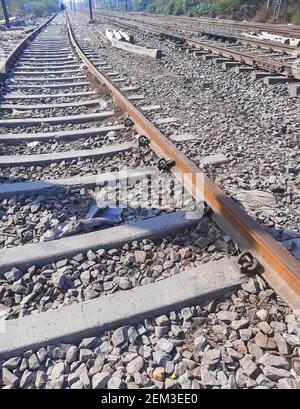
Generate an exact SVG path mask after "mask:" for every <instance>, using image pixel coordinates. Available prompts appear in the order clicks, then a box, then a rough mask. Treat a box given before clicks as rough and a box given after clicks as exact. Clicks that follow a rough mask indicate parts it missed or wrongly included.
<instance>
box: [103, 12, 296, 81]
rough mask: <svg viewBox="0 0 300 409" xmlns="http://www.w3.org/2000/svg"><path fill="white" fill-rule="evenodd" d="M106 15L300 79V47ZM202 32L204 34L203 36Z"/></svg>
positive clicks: (181, 44) (180, 44) (198, 48)
mask: <svg viewBox="0 0 300 409" xmlns="http://www.w3.org/2000/svg"><path fill="white" fill-rule="evenodd" d="M112 16H114V17H112ZM102 18H103V15H102ZM105 18H107V19H110V21H112V22H113V21H115V22H117V23H118V24H121V25H122V26H123V27H127V28H129V29H135V30H136V29H138V30H140V31H142V32H144V33H148V34H151V35H154V36H156V37H160V38H166V39H169V40H170V41H171V42H174V43H177V46H178V47H181V48H182V47H183V48H185V49H187V48H190V49H191V51H195V52H197V53H198V55H201V52H204V53H205V52H207V51H208V52H211V53H213V54H214V55H215V58H220V59H222V58H223V59H224V61H226V59H227V60H228V62H229V63H232V66H233V65H234V64H236V63H237V64H240V65H249V66H251V67H252V68H254V69H262V70H265V71H268V72H270V73H271V74H272V75H274V74H278V75H283V76H286V77H287V78H288V79H287V81H288V80H289V79H290V80H292V79H300V68H299V48H297V47H292V46H288V45H284V44H282V45H281V44H280V45H279V44H276V43H271V42H268V41H262V40H256V39H252V38H243V37H241V36H229V35H225V34H220V35H219V34H214V33H211V32H209V31H205V32H204V31H202V30H199V29H197V28H193V27H190V26H186V25H181V24H176V23H170V22H165V21H164V20H162V21H160V22H157V21H155V22H154V21H153V19H150V22H149V21H148V20H147V21H142V20H141V19H138V18H136V17H130V16H126V22H125V21H124V18H123V16H122V17H121V16H120V15H118V14H117V13H108V14H107V16H106V17H105ZM175 21H176V20H175ZM149 26H151V28H150V27H149ZM201 36H202V38H199V37H201ZM209 58H212V57H209ZM273 81H274V79H273V80H271V82H273ZM275 81H276V80H275ZM282 81H283V80H282Z"/></svg>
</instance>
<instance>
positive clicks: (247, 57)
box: [104, 16, 300, 80]
mask: <svg viewBox="0 0 300 409" xmlns="http://www.w3.org/2000/svg"><path fill="white" fill-rule="evenodd" d="M104 18H105V19H108V20H111V21H115V20H114V19H113V18H111V17H107V16H104ZM118 20H119V17H118ZM117 24H119V25H124V26H125V25H126V24H128V23H124V22H123V20H122V21H118V22H117ZM132 28H137V29H141V28H140V24H139V23H137V22H136V21H135V23H132ZM143 30H144V31H147V32H150V33H152V34H154V35H163V36H165V37H166V38H172V37H176V36H174V35H173V34H169V33H166V32H162V31H159V30H155V29H149V28H145V27H143ZM181 38H182V39H183V40H184V41H185V42H186V43H187V44H189V45H190V46H192V47H197V48H199V49H202V50H207V51H212V52H213V53H215V54H217V55H219V56H220V57H226V58H229V59H230V60H234V61H238V62H240V63H243V64H247V65H250V66H251V67H254V68H261V69H263V70H267V71H270V72H272V73H274V72H276V73H278V74H280V75H285V76H286V77H291V78H295V79H298V80H300V68H299V67H298V66H297V65H293V64H290V63H287V62H281V61H276V60H272V58H266V57H259V56H255V55H252V54H249V53H247V52H244V51H236V50H234V49H230V48H228V47H226V46H222V45H217V44H210V43H207V42H206V41H201V39H198V38H188V37H184V36H182V37H181ZM239 39H240V38H239ZM243 42H244V43H245V44H247V43H249V44H250V42H251V41H249V40H248V39H245V40H243ZM278 47H279V48H278ZM283 47H286V46H276V45H274V46H273V44H272V45H271V44H268V48H273V49H274V50H275V49H281V50H282V49H283ZM292 48H294V47H292ZM297 50H298V52H300V49H297V48H295V51H297ZM295 57H296V56H295Z"/></svg>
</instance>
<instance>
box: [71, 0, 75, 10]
mask: <svg viewBox="0 0 300 409" xmlns="http://www.w3.org/2000/svg"><path fill="white" fill-rule="evenodd" d="M72 1H73V9H74V11H76V5H75V0H72Z"/></svg>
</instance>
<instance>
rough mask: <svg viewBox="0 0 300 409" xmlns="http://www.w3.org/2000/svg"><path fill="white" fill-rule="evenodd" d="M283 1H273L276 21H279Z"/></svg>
mask: <svg viewBox="0 0 300 409" xmlns="http://www.w3.org/2000/svg"><path fill="white" fill-rule="evenodd" d="M281 5H282V0H273V17H274V19H275V21H278V20H279V17H280V10H281Z"/></svg>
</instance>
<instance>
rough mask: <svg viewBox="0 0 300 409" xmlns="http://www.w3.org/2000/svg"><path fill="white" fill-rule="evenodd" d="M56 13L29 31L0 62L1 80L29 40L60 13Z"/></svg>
mask: <svg viewBox="0 0 300 409" xmlns="http://www.w3.org/2000/svg"><path fill="white" fill-rule="evenodd" d="M58 13H59V12H57V13H55V14H54V15H53V16H51V17H50V18H49V19H48V20H47V21H45V22H44V23H43V24H41V25H40V26H39V27H38V28H36V29H35V30H34V31H32V32H31V33H29V34H28V35H27V36H26V37H25V38H24V39H23V40H22V41H21V42H20V43H19V44H18V45H17V46H16V47H15V48H14V49H13V50H12V51H11V52H10V54H9V55H8V56H7V57H6V58H5V60H4V62H3V63H1V64H0V81H1V80H3V79H4V78H5V76H6V74H7V71H8V69H9V68H10V67H11V66H12V65H13V64H14V62H15V60H16V58H17V56H18V54H19V53H20V52H21V51H22V50H23V49H24V48H25V46H26V45H27V43H28V41H30V40H32V39H33V38H34V37H35V36H36V35H38V34H39V33H40V32H41V31H42V30H43V29H44V28H45V27H46V26H47V25H48V24H49V23H50V22H51V21H52V20H53V19H54V18H55V17H56V16H57V14H58Z"/></svg>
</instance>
